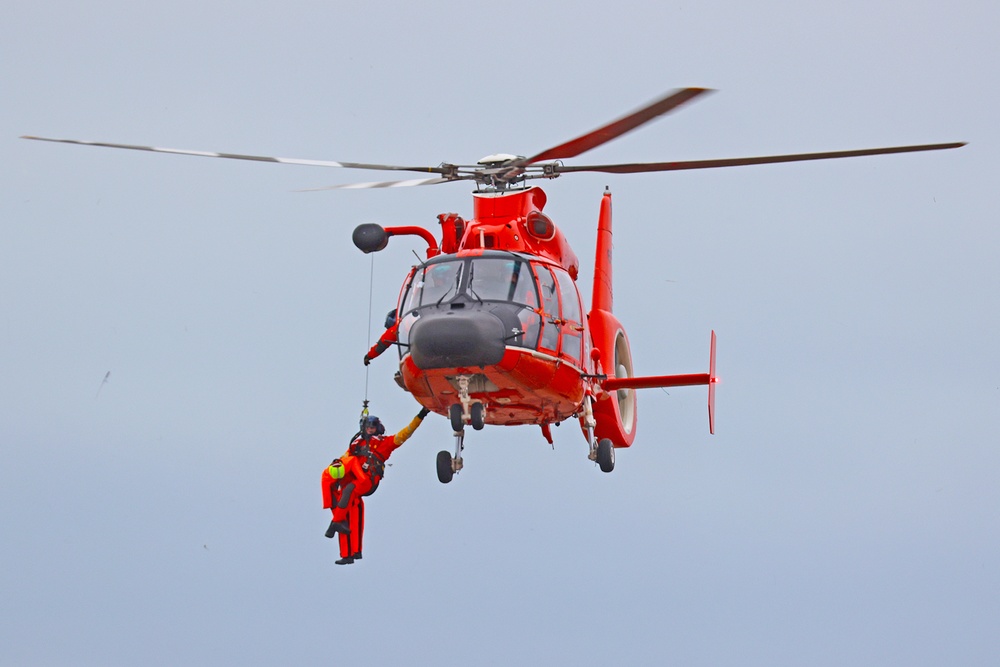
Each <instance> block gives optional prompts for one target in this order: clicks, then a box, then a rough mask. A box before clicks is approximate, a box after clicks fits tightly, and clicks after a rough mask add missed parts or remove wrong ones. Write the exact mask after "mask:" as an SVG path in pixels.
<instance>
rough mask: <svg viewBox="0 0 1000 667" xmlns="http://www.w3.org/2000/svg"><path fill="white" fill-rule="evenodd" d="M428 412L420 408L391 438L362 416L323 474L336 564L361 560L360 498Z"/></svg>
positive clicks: (376, 421) (328, 533) (362, 526)
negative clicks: (336, 542)
mask: <svg viewBox="0 0 1000 667" xmlns="http://www.w3.org/2000/svg"><path fill="white" fill-rule="evenodd" d="M366 411H367V409H366ZM429 413H430V410H428V409H427V408H421V410H420V412H418V413H417V416H416V417H414V418H413V419H412V420H411V421H410V423H409V424H407V425H406V426H405V427H403V428H402V429H400V430H399V432H398V433H395V434H392V435H385V426H383V425H382V422H381V420H379V418H378V417H376V416H374V415H368V414H365V415H364V416H363V417H362V418H361V430H360V431H359V432H358V433H357V435H355V436H354V437H353V438H352V439H351V444H350V446H349V447H348V448H347V451H346V452H345V453H344V454H343V455H342V456H340V457H339V458H337V459H334V460H333V462H332V463H331V464H330V465H329V466H327V468H326V469H325V470H324V471H323V474H322V482H321V483H322V486H323V507H324V508H327V509H330V511H331V512H332V513H333V519H332V521H330V527H329V528H327V530H326V536H327V537H329V538H332V537H333V536H334V535H336V534H337V533H340V560H338V561H336V563H337V565H350V564H351V563H353V562H354V561H355V560H360V559H361V546H362V537H363V535H364V531H365V517H364V498H365V497H366V496H370V495H371V494H373V493H374V492H375V489H377V488H378V485H379V483H380V482H381V481H382V478H383V477H384V475H385V462H386V460H387V459H388V458H389V457H390V456H391V455H392V453H393V452H394V451H396V450H397V449H398V448H399V447H400V446H401V445H402V444H403V443H404V442H406V441H407V440H408V439H409V438H410V436H411V435H413V432H414V431H416V430H417V428H418V427H419V426H420V424H421V423H422V422H423V420H424V418H425V417H426V416H427V415H428V414H429Z"/></svg>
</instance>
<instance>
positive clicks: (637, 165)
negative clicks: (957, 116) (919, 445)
mask: <svg viewBox="0 0 1000 667" xmlns="http://www.w3.org/2000/svg"><path fill="white" fill-rule="evenodd" d="M964 145H965V142H964V141H960V142H955V143H950V144H925V145H922V146H890V147H887V148H863V149H860V150H853V151H829V152H825V153H797V154H793V155H766V156H762V157H738V158H726V159H720V160H688V161H682V162H633V163H629V164H602V165H589V166H588V165H581V166H566V165H561V164H555V165H553V171H554V173H556V174H566V173H569V172H574V171H600V172H605V173H609V174H635V173H640V172H648V171H680V170H683V169H714V168H716V167H742V166H746V165H752V164H774V163H778V162H803V161H805V160H832V159H834V158H842V157H863V156H866V155H886V154H889V153H916V152H918V151H940V150H945V149H949V148H960V147H962V146H964Z"/></svg>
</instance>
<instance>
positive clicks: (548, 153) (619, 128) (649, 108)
mask: <svg viewBox="0 0 1000 667" xmlns="http://www.w3.org/2000/svg"><path fill="white" fill-rule="evenodd" d="M708 92H711V90H710V89H708V88H680V89H678V90H675V91H672V92H671V93H669V94H668V95H666V96H665V97H661V98H660V99H658V100H656V101H654V102H651V103H649V104H647V105H646V106H644V107H642V108H641V109H636V110H635V111H633V112H632V113H630V114H628V115H627V116H624V117H622V118H619V119H618V120H616V121H612V122H610V123H608V124H607V125H604V126H603V127H599V128H597V129H596V130H593V131H591V132H588V133H587V134H585V135H583V136H581V137H577V138H576V139H572V140H570V141H567V142H566V143H564V144H559V145H558V146H555V147H553V148H549V149H548V150H544V151H542V152H541V153H539V154H538V155H535V156H533V157H530V158H526V159H522V160H517V161H516V162H514V163H513V165H511V166H519V167H520V166H526V165H529V164H534V163H536V162H545V161H547V160H562V159H564V158H568V157H576V156H577V155H579V154H581V153H584V152H586V151H589V150H590V149H592V148H596V147H598V146H600V145H601V144H603V143H607V142H608V141H611V140H612V139H616V138H618V137H620V136H622V135H623V134H625V133H626V132H630V131H632V130H634V129H635V128H637V127H639V126H640V125H643V124H644V123H648V122H649V121H651V120H653V119H654V118H656V117H658V116H662V115H663V114H665V113H667V112H668V111H672V110H673V109H676V108H677V107H679V106H680V105H682V104H684V103H685V102H687V101H689V100H692V99H694V98H695V97H698V96H699V95H702V94H704V93H708Z"/></svg>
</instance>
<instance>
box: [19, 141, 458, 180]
mask: <svg viewBox="0 0 1000 667" xmlns="http://www.w3.org/2000/svg"><path fill="white" fill-rule="evenodd" d="M21 138H22V139H34V140H36V141H54V142H57V143H62V144H79V145H81V146H102V147H104V148H125V149H128V150H133V151H151V152H154V153H174V154H176V155H195V156H198V157H220V158H227V159H230V160H252V161H254V162H280V163H282V164H300V165H305V166H307V167H343V168H345V169H377V170H380V171H417V172H422V173H430V174H444V173H448V171H450V168H449V167H400V166H396V165H389V164H364V163H361V162H333V161H329V160H302V159H298V158H287V157H268V156H263V155H242V154H239V153H211V152H207V151H192V150H186V149H183V148H157V147H154V146H136V145H134V144H112V143H108V142H104V141H81V140H79V139H52V138H50V137H32V136H27V135H25V136H22V137H21Z"/></svg>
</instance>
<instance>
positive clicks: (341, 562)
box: [334, 556, 354, 565]
mask: <svg viewBox="0 0 1000 667" xmlns="http://www.w3.org/2000/svg"><path fill="white" fill-rule="evenodd" d="M334 562H335V563H336V564H337V565H350V564H351V563H353V562H354V557H353V556H348V557H346V558H341V559H340V560H338V561H334Z"/></svg>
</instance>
